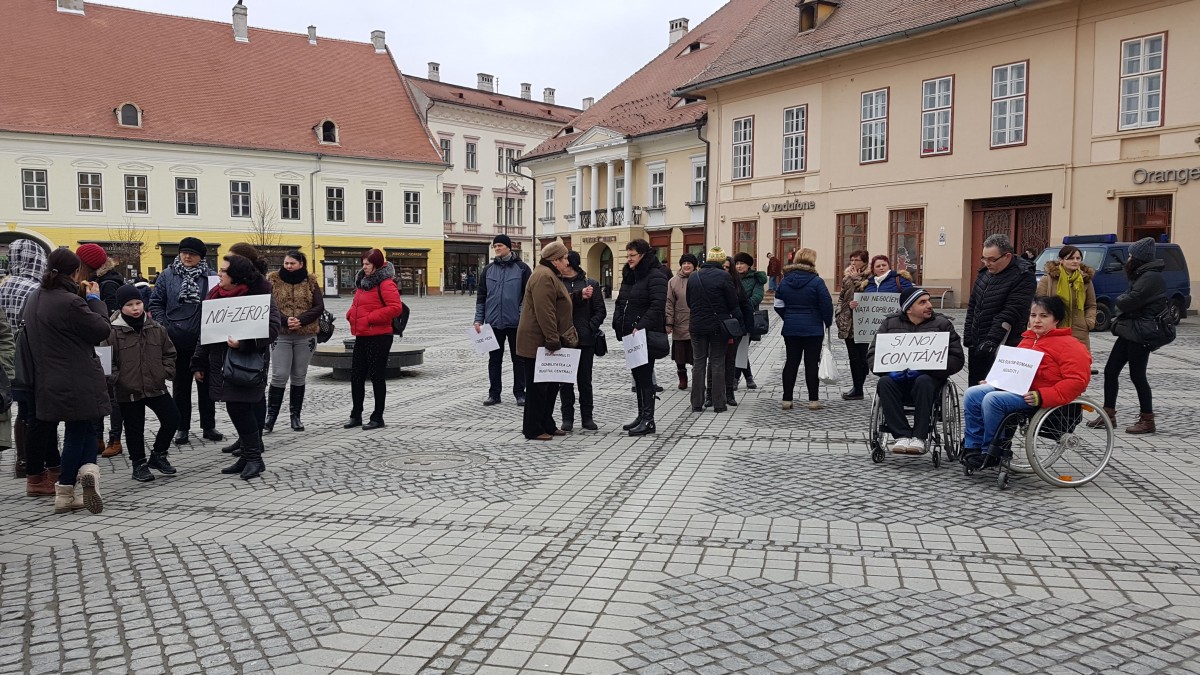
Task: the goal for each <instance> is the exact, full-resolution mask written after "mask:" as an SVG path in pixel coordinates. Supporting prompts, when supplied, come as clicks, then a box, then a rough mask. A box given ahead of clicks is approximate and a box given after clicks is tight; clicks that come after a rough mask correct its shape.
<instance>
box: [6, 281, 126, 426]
mask: <svg viewBox="0 0 1200 675" xmlns="http://www.w3.org/2000/svg"><path fill="white" fill-rule="evenodd" d="M71 286H72V288H71V290H64V289H61V288H56V289H53V290H46V289H41V290H39V291H38V292H37V293H35V294H33V295H31V296H30V297H29V300H28V302H27V303H26V305H25V312H24V315H23V316H24V319H25V328H24V330H25V331H28V332H27V333H26V339H27V341H28V343H29V346H30V349H31V350H32V352H33V390H34V396H35V399H34V400H35V402H36V406H37V418H38V419H39V420H44V421H47V422H68V421H75V420H94V419H98V418H101V417H104V416H106V415H108V414H109V413H111V412H112V406H111V405H110V404H109V401H108V383H107V382H106V381H105V378H104V369H103V368H102V367H101V365H100V357H98V356H96V346H97V345H99V344H100V343H102V342H104V341H105V340H106V339H108V336H109V332H110V331H111V327H110V326H109V323H108V308H107V307H106V306H105V305H104V302H103V301H101V300H88V301H84V299H83V298H81V297H79V294H78V293H77V292H76V291H75V285H74V284H71Z"/></svg>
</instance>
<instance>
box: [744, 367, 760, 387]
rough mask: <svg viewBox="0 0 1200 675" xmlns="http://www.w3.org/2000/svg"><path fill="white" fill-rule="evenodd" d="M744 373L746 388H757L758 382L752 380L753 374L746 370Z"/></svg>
mask: <svg viewBox="0 0 1200 675" xmlns="http://www.w3.org/2000/svg"><path fill="white" fill-rule="evenodd" d="M745 373H746V388H747V389H758V383H756V382H755V381H754V376H753V375H751V374H750V371H749V370H746V371H745Z"/></svg>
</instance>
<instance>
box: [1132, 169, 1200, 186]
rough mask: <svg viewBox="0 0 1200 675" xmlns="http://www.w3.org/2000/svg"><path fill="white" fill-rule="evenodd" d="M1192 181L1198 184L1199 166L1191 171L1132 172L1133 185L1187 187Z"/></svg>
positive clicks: (1199, 178) (1145, 170)
mask: <svg viewBox="0 0 1200 675" xmlns="http://www.w3.org/2000/svg"><path fill="white" fill-rule="evenodd" d="M1192 181H1197V182H1200V166H1197V167H1194V168H1191V169H1167V170H1166V171H1149V170H1147V169H1134V170H1133V184H1134V185H1145V184H1146V183H1179V184H1180V185H1187V184H1188V183H1190V182H1192Z"/></svg>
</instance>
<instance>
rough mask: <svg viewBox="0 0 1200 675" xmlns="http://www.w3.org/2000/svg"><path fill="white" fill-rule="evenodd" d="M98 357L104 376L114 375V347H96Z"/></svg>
mask: <svg viewBox="0 0 1200 675" xmlns="http://www.w3.org/2000/svg"><path fill="white" fill-rule="evenodd" d="M96 356H99V357H100V367H101V368H103V369H104V375H105V376H106V377H107V376H109V375H112V346H111V345H102V346H100V347H96Z"/></svg>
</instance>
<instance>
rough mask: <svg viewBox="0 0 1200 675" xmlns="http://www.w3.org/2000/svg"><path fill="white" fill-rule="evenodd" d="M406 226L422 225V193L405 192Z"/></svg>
mask: <svg viewBox="0 0 1200 675" xmlns="http://www.w3.org/2000/svg"><path fill="white" fill-rule="evenodd" d="M404 224H405V225H420V224H421V193H420V192H415V191H413V190H405V191H404Z"/></svg>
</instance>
